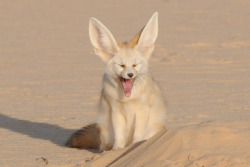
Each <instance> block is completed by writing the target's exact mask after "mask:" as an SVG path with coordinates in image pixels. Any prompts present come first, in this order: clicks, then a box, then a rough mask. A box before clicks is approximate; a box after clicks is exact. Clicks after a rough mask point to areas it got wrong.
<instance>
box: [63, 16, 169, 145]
mask: <svg viewBox="0 0 250 167" xmlns="http://www.w3.org/2000/svg"><path fill="white" fill-rule="evenodd" d="M157 35H158V13H157V12H156V13H154V15H153V16H152V17H151V18H150V20H149V21H148V23H147V25H146V26H145V27H144V28H143V29H142V30H141V31H140V32H139V33H138V34H137V35H136V36H135V37H134V38H133V39H132V40H131V41H129V42H125V43H120V42H119V41H118V40H116V39H115V38H114V37H113V35H112V34H111V32H110V31H109V30H108V29H107V28H106V27H105V26H104V25H103V24H102V23H101V22H100V21H98V20H97V19H95V18H91V19H90V21H89V37H90V41H91V43H92V45H93V46H94V50H95V54H96V55H98V56H100V57H101V59H102V60H103V61H104V62H105V64H106V70H105V74H104V76H103V88H102V93H101V97H100V101H99V115H98V121H97V123H96V124H91V125H89V126H87V127H84V128H82V129H81V130H79V131H77V132H76V133H75V134H73V135H72V136H71V138H70V139H69V141H68V142H67V145H68V146H70V147H76V148H92V149H100V150H110V149H119V148H124V147H125V146H128V145H129V144H131V143H136V142H138V141H142V140H147V139H148V138H150V137H152V136H153V135H154V134H156V133H157V132H159V131H161V130H162V129H164V128H165V123H164V122H165V111H166V110H165V104H164V102H163V99H162V95H161V91H160V89H159V86H158V84H157V83H156V81H155V80H154V79H153V78H152V77H151V76H150V74H149V73H148V60H149V58H150V56H151V54H152V52H153V50H154V43H155V40H156V38H157Z"/></svg>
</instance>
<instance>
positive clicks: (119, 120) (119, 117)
mask: <svg viewBox="0 0 250 167" xmlns="http://www.w3.org/2000/svg"><path fill="white" fill-rule="evenodd" d="M112 123H113V128H114V137H115V142H114V146H113V149H119V148H124V147H125V145H126V143H127V140H126V120H125V117H124V113H123V108H122V105H121V104H120V103H116V102H115V104H113V105H112Z"/></svg>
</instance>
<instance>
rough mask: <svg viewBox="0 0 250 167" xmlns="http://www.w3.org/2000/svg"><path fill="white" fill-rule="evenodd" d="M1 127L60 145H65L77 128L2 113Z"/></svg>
mask: <svg viewBox="0 0 250 167" xmlns="http://www.w3.org/2000/svg"><path fill="white" fill-rule="evenodd" d="M0 128H4V129H8V130H11V131H13V132H17V133H20V134H24V135H28V136H30V137H32V138H37V139H43V140H48V141H51V142H52V143H54V144H56V145H58V146H65V143H66V141H67V139H68V138H69V137H70V136H71V134H73V133H74V132H75V131H76V130H75V129H64V128H61V127H59V126H57V125H52V124H48V123H37V122H32V121H28V120H21V119H17V118H12V117H9V116H7V115H4V114H1V113H0Z"/></svg>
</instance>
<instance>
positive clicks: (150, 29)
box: [135, 12, 158, 58]
mask: <svg viewBox="0 0 250 167" xmlns="http://www.w3.org/2000/svg"><path fill="white" fill-rule="evenodd" d="M157 35H158V12H155V13H154V14H153V16H152V17H151V18H150V20H149V21H148V23H147V25H146V26H145V27H144V28H143V30H142V31H141V32H140V36H139V40H138V42H137V44H136V45H135V48H137V49H138V50H139V51H141V53H142V54H143V56H145V57H146V58H149V57H150V55H151V54H152V52H153V51H154V43H155V41H156V38H157ZM136 37H137V38H138V35H137V36H136Z"/></svg>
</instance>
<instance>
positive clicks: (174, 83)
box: [0, 0, 250, 167]
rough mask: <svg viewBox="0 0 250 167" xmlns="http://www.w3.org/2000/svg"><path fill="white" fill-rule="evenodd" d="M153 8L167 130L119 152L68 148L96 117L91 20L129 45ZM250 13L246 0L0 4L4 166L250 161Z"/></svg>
mask: <svg viewBox="0 0 250 167" xmlns="http://www.w3.org/2000/svg"><path fill="white" fill-rule="evenodd" d="M155 11H158V12H159V37H158V39H157V42H156V43H157V44H156V51H155V54H154V55H153V56H152V59H151V60H150V63H151V64H150V71H151V73H152V75H153V76H154V77H155V79H156V80H157V81H158V82H159V84H160V85H161V88H162V92H163V94H164V97H165V99H166V102H167V107H168V116H167V117H166V124H167V130H166V131H163V132H161V133H159V134H157V135H155V136H154V137H152V138H151V139H149V140H148V141H144V142H140V143H137V144H135V145H133V146H130V147H127V148H124V149H121V150H117V151H108V152H103V153H100V152H98V151H97V150H77V149H71V148H67V147H64V143H65V141H66V140H67V139H68V137H69V136H70V135H71V134H72V133H73V132H74V131H75V130H76V129H79V128H81V127H82V126H84V125H87V124H89V123H92V122H95V119H96V111H97V107H96V105H97V102H98V98H99V95H100V90H101V79H102V74H103V70H104V65H103V63H102V61H101V60H100V59H99V58H98V57H97V56H95V55H94V52H93V49H92V46H91V44H90V41H89V37H88V20H89V18H90V17H96V18H98V19H100V20H101V21H102V22H103V23H104V24H105V25H106V26H107V27H108V28H109V29H110V30H111V31H112V32H113V33H114V35H115V36H116V37H117V38H118V39H120V40H121V41H125V40H128V39H131V37H133V36H134V35H135V34H136V33H137V32H138V30H139V29H140V28H142V27H143V26H144V24H145V23H146V22H147V21H148V19H149V17H150V16H151V15H152V14H153V13H154V12H155ZM249 16H250V2H249V1H247V0H237V1H236V0H220V1H217V0H204V1H199V0H189V1H185V0H156V1H150V0H138V1H131V2H130V1H112V0H105V1H97V0H92V1H85V0H84V1H66V0H55V1H49V0H44V1H31V0H23V1H15V2H13V1H8V0H2V1H1V2H0V166H3V167H5V166H6V167H8V166H21V167H23V166H25V167H29V166H32V167H33V166H65V167H69V166H74V167H79V166H94V167H95V166H97V167H98V166H101V167H102V166H168V167H170V166H174V167H183V166H187V167H196V166H197V167H203V166H204V167H208V166H214V167H228V166H229V167H245V166H250V152H249V150H250V142H249V141H250V104H249V101H250V88H249V85H250V77H249V76H250V56H249V54H250V41H249V39H250V22H249Z"/></svg>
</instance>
